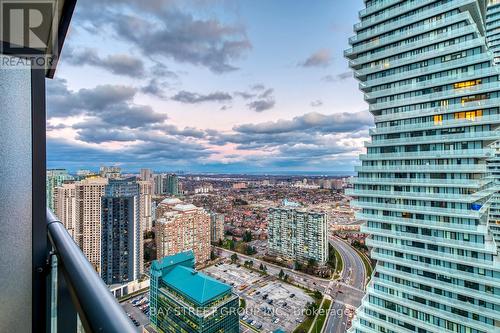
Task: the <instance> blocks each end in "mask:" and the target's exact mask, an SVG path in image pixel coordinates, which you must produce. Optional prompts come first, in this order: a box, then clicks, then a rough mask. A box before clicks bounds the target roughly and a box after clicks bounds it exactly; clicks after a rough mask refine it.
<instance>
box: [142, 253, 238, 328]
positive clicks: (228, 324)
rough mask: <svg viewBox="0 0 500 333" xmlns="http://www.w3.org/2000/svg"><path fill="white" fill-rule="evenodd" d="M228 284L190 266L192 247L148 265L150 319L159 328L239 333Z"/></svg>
mask: <svg viewBox="0 0 500 333" xmlns="http://www.w3.org/2000/svg"><path fill="white" fill-rule="evenodd" d="M238 308H239V298H238V296H237V295H236V294H234V293H233V292H232V289H231V286H229V285H226V284H223V283H221V282H219V281H217V280H214V279H212V278H211V277H209V276H206V275H204V274H203V273H200V272H197V271H195V270H194V254H193V252H192V251H188V252H182V253H179V254H177V255H173V256H169V257H165V258H163V259H161V260H156V261H154V262H153V264H152V265H151V284H150V309H151V310H150V311H151V314H150V321H151V324H152V325H153V326H154V327H155V328H156V329H157V330H158V331H159V332H165V333H166V332H171V333H239V331H240V326H239V315H238Z"/></svg>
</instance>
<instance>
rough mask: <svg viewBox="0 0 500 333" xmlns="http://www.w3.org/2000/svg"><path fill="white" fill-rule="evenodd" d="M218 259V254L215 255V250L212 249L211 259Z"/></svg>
mask: <svg viewBox="0 0 500 333" xmlns="http://www.w3.org/2000/svg"><path fill="white" fill-rule="evenodd" d="M215 259H217V256H216V255H215V252H214V250H212V251H210V260H215Z"/></svg>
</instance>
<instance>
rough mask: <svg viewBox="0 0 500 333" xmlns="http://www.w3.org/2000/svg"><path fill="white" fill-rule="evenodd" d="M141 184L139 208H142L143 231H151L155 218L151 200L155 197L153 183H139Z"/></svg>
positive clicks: (143, 181)
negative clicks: (152, 212) (152, 213)
mask: <svg viewBox="0 0 500 333" xmlns="http://www.w3.org/2000/svg"><path fill="white" fill-rule="evenodd" d="M137 184H139V200H140V203H139V207H140V214H139V215H140V221H141V230H142V232H144V231H151V230H152V229H153V217H152V215H151V198H152V195H153V182H152V181H145V180H142V181H138V182H137Z"/></svg>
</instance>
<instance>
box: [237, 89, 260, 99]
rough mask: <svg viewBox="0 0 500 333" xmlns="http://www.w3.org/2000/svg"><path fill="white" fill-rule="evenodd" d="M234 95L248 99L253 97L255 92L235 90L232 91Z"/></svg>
mask: <svg viewBox="0 0 500 333" xmlns="http://www.w3.org/2000/svg"><path fill="white" fill-rule="evenodd" d="M234 95H235V96H238V97H241V98H243V99H250V98H254V97H255V96H257V95H256V94H252V93H249V92H245V91H236V92H234Z"/></svg>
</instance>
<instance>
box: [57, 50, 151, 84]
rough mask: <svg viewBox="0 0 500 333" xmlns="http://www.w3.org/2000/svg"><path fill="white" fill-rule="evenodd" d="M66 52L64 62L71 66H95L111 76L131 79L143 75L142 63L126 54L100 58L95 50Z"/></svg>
mask: <svg viewBox="0 0 500 333" xmlns="http://www.w3.org/2000/svg"><path fill="white" fill-rule="evenodd" d="M66 52H69V54H67V53H66V54H65V61H66V62H68V63H70V64H72V65H76V66H82V65H92V66H97V67H100V68H103V69H105V70H108V71H110V72H111V73H113V74H117V75H126V76H130V77H133V78H142V76H143V75H144V74H145V70H144V63H143V61H142V60H141V59H139V58H136V57H133V56H131V55H128V54H111V55H108V56H107V57H100V56H99V55H98V53H97V51H96V50H94V49H89V48H85V49H82V50H78V51H76V50H74V49H72V48H70V49H68V50H67V51H66Z"/></svg>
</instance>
